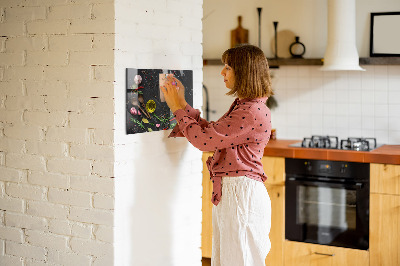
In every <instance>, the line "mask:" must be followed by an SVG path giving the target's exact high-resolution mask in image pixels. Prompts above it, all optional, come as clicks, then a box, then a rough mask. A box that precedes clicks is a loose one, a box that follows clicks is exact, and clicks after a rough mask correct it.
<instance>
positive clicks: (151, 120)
mask: <svg viewBox="0 0 400 266" xmlns="http://www.w3.org/2000/svg"><path fill="white" fill-rule="evenodd" d="M168 75H172V76H174V77H175V78H177V79H179V80H180V81H181V82H182V84H183V86H184V87H185V99H186V102H187V103H188V104H190V105H193V71H192V70H168V69H136V68H127V69H126V133H127V134H135V133H143V132H152V131H159V130H167V129H172V128H174V126H175V125H176V120H175V118H174V116H173V114H172V113H171V111H170V109H169V108H168V105H167V103H166V102H165V99H164V95H163V93H162V91H161V89H160V87H161V86H162V85H163V83H164V82H165V78H166V77H167V76H168Z"/></svg>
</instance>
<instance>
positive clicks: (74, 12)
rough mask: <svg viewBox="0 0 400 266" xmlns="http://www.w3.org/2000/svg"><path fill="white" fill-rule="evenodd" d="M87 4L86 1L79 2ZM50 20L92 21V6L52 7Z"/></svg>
mask: <svg viewBox="0 0 400 266" xmlns="http://www.w3.org/2000/svg"><path fill="white" fill-rule="evenodd" d="M79 2H83V3H86V1H79ZM48 19H50V20H58V19H65V20H69V19H90V5H88V4H81V5H78V4H75V5H65V6H50V10H49V16H48Z"/></svg>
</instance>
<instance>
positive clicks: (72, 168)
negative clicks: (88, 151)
mask: <svg viewBox="0 0 400 266" xmlns="http://www.w3.org/2000/svg"><path fill="white" fill-rule="evenodd" d="M47 168H48V170H49V172H54V173H62V174H76V175H86V176H87V175H90V173H91V171H92V162H91V161H89V160H75V159H58V158H54V159H49V160H48V162H47Z"/></svg>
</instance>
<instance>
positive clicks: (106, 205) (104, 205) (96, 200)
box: [93, 194, 114, 210]
mask: <svg viewBox="0 0 400 266" xmlns="http://www.w3.org/2000/svg"><path fill="white" fill-rule="evenodd" d="M93 207H94V208H97V209H105V210H114V197H112V196H108V195H101V194H95V195H93Z"/></svg>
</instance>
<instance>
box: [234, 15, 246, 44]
mask: <svg viewBox="0 0 400 266" xmlns="http://www.w3.org/2000/svg"><path fill="white" fill-rule="evenodd" d="M242 43H249V31H248V30H246V29H244V28H243V27H242V16H238V27H237V28H236V29H234V30H231V48H233V47H236V46H237V45H238V44H242Z"/></svg>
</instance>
